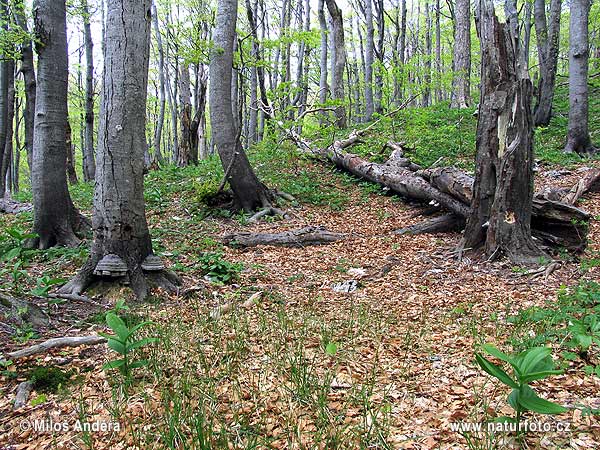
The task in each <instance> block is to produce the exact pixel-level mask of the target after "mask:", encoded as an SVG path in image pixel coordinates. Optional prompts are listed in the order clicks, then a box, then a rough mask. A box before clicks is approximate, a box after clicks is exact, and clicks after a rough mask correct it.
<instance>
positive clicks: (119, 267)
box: [94, 253, 127, 278]
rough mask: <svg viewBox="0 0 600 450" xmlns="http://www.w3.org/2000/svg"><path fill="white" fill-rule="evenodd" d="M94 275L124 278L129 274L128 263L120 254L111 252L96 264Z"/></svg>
mask: <svg viewBox="0 0 600 450" xmlns="http://www.w3.org/2000/svg"><path fill="white" fill-rule="evenodd" d="M94 275H96V276H99V277H110V278H122V277H124V276H125V275H127V264H125V261H123V260H122V259H121V257H120V256H119V255H115V254H114V253H110V254H108V255H106V256H104V258H102V259H101V260H100V261H98V264H96V268H95V269H94Z"/></svg>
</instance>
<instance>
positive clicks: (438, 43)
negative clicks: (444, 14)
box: [435, 0, 444, 102]
mask: <svg viewBox="0 0 600 450" xmlns="http://www.w3.org/2000/svg"><path fill="white" fill-rule="evenodd" d="M440 15H441V9H440V0H435V73H436V77H435V78H436V79H435V100H436V101H437V102H441V101H442V100H443V99H444V96H443V94H442V83H441V76H442V33H441V29H440Z"/></svg>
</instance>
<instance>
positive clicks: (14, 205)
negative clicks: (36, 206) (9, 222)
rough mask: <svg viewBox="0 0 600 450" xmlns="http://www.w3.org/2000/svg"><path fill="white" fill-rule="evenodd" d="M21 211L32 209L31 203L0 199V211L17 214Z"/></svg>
mask: <svg viewBox="0 0 600 450" xmlns="http://www.w3.org/2000/svg"><path fill="white" fill-rule="evenodd" d="M23 211H33V205H32V204H31V203H19V202H15V201H14V200H11V199H8V198H2V199H0V213H6V214H18V213H20V212H23Z"/></svg>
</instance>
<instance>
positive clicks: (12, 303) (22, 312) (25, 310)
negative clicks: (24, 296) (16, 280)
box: [0, 293, 50, 328]
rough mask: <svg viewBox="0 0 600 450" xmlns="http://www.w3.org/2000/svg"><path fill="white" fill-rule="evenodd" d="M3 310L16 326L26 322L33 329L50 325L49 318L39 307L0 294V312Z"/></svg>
mask: <svg viewBox="0 0 600 450" xmlns="http://www.w3.org/2000/svg"><path fill="white" fill-rule="evenodd" d="M3 310H5V311H6V312H7V314H8V313H9V314H10V316H11V317H12V318H14V319H15V320H16V321H17V323H18V324H23V322H28V323H30V324H31V325H33V326H34V327H35V328H42V327H47V326H48V325H50V318H49V317H48V314H46V313H45V312H44V310H42V309H41V308H40V307H39V306H37V305H35V304H33V303H31V302H28V301H25V300H20V299H18V298H13V297H11V296H9V295H5V294H2V293H0V312H2V311H3Z"/></svg>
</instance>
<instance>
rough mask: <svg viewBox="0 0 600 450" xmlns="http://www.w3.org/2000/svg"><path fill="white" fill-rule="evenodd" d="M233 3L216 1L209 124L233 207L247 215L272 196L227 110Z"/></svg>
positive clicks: (234, 14)
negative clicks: (246, 150) (258, 175)
mask: <svg viewBox="0 0 600 450" xmlns="http://www.w3.org/2000/svg"><path fill="white" fill-rule="evenodd" d="M237 7H238V2H237V0H219V2H218V6H217V17H216V24H215V29H214V33H213V37H212V46H211V52H210V66H209V76H210V88H209V102H210V121H211V125H212V130H213V142H214V144H215V147H216V149H217V152H218V153H219V157H220V158H221V163H222V165H223V170H225V178H226V180H227V181H228V182H229V185H230V186H231V189H232V191H233V195H234V201H235V204H236V207H238V208H240V209H243V210H244V211H247V212H250V211H254V210H255V209H259V208H266V207H270V204H271V200H272V194H271V193H270V192H269V190H268V189H267V188H266V187H265V186H264V185H263V184H262V183H261V182H260V180H259V179H258V177H257V176H256V174H255V173H254V171H253V170H252V167H251V166H250V162H249V161H248V157H247V156H246V153H245V152H244V149H243V148H242V144H241V141H240V136H239V134H238V133H237V132H236V128H235V124H234V119H233V110H232V106H231V77H232V73H231V72H232V68H233V43H234V39H235V26H236V22H237Z"/></svg>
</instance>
